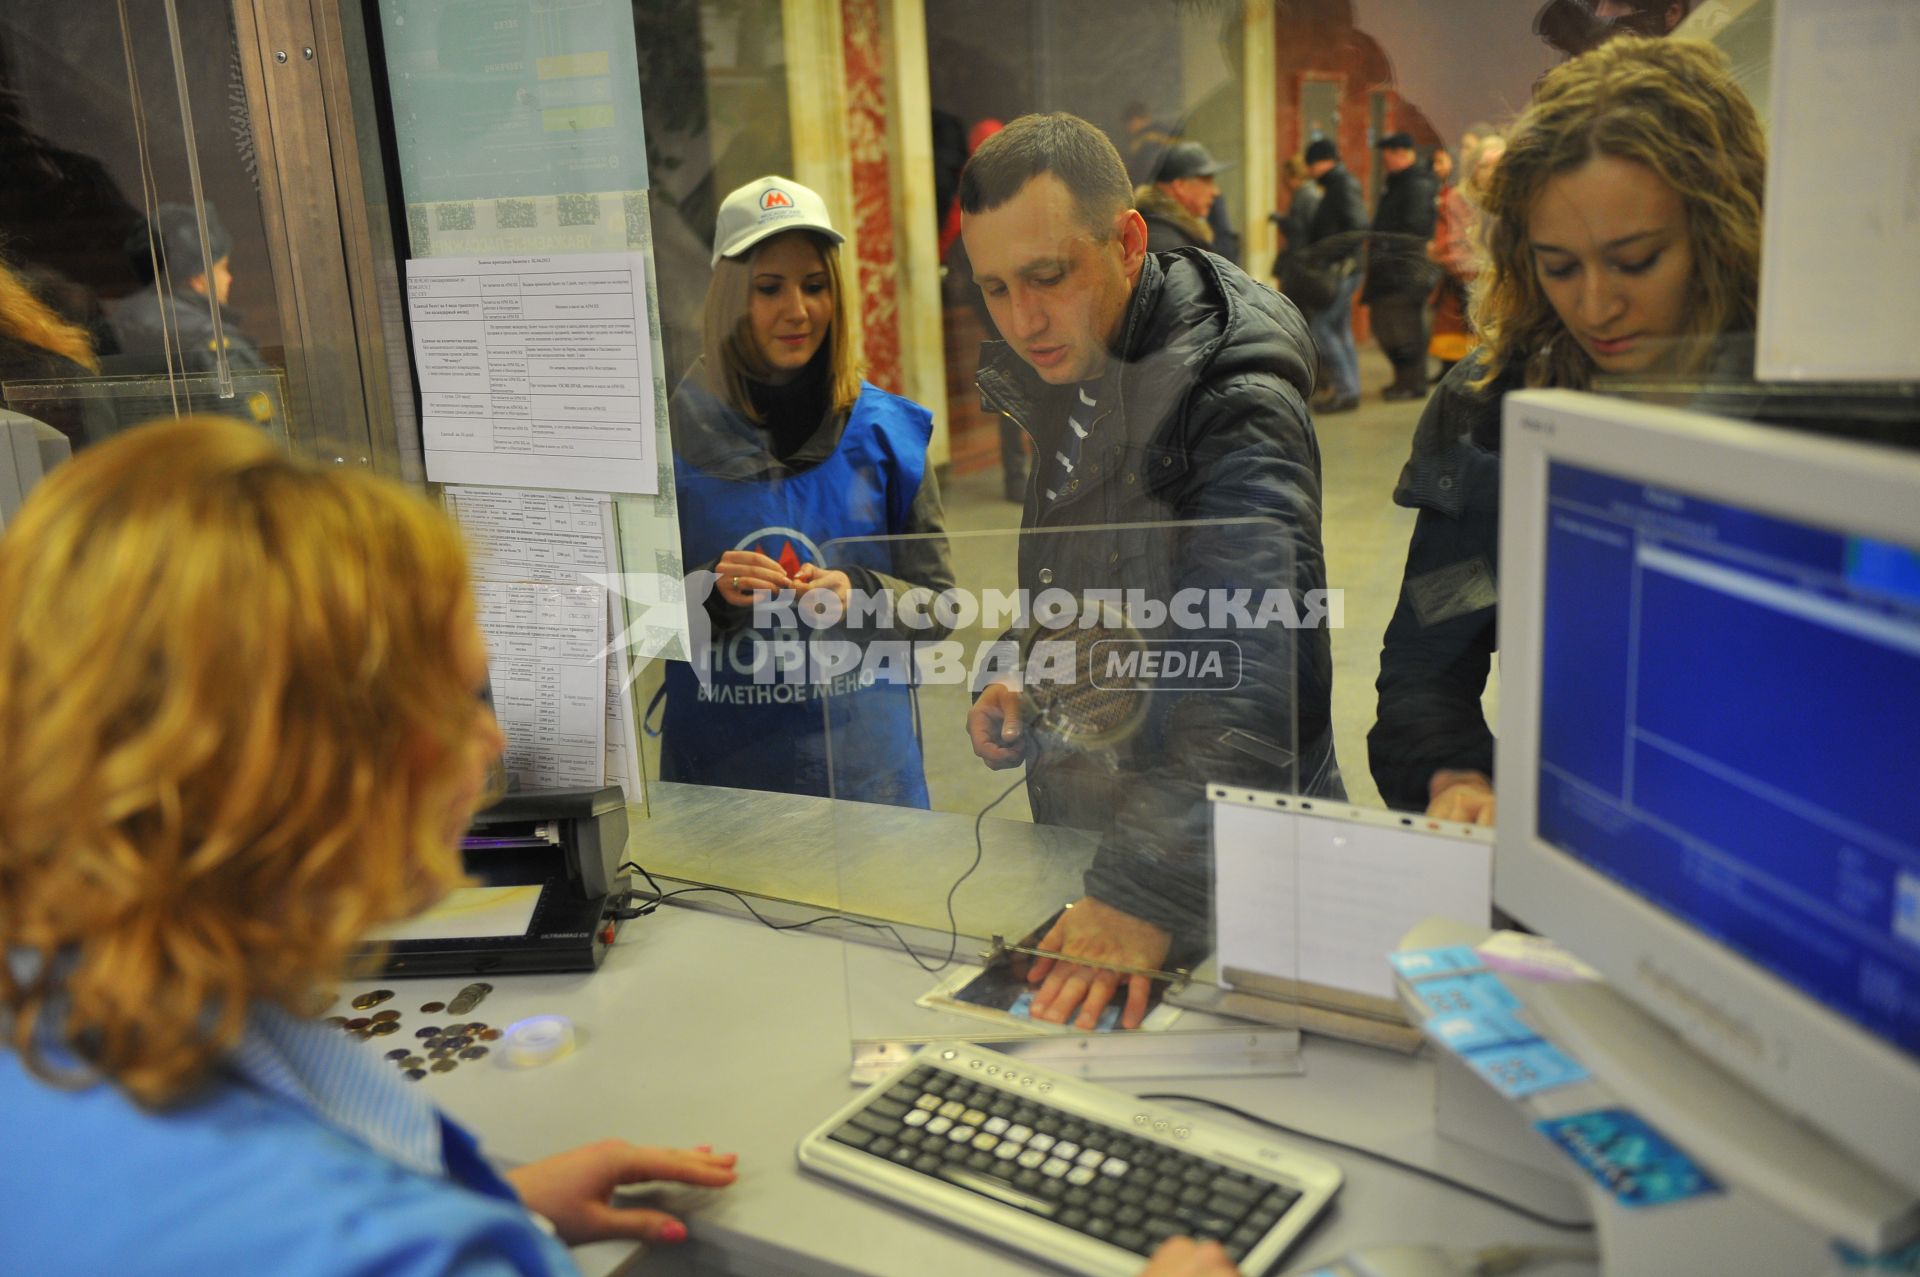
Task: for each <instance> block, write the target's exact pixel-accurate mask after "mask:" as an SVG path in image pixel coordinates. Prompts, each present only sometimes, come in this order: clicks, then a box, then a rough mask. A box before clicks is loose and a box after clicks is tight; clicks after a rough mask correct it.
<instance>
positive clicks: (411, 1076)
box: [407, 1069, 427, 1082]
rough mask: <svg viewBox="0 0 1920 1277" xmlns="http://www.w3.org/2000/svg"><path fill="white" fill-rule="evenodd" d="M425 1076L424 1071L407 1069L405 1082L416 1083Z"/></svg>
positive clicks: (425, 1072)
mask: <svg viewBox="0 0 1920 1277" xmlns="http://www.w3.org/2000/svg"><path fill="white" fill-rule="evenodd" d="M426 1075H427V1071H426V1070H425V1069H408V1070H407V1081H409V1082H418V1081H419V1080H420V1079H421V1078H423V1077H425V1076H426Z"/></svg>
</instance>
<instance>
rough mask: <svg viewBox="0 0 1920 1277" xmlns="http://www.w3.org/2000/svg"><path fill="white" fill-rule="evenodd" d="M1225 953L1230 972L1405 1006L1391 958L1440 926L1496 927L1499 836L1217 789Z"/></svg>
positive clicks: (1218, 933) (1217, 905) (1217, 894)
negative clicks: (1411, 934) (1442, 921)
mask: <svg viewBox="0 0 1920 1277" xmlns="http://www.w3.org/2000/svg"><path fill="white" fill-rule="evenodd" d="M1208 795H1209V797H1210V798H1211V799H1212V800H1213V859H1214V892H1213V898H1214V926H1215V944H1216V949H1215V952H1216V953H1217V955H1218V957H1219V966H1220V972H1221V978H1222V980H1223V981H1224V982H1226V983H1228V984H1232V979H1231V977H1230V976H1229V971H1230V970H1237V971H1243V972H1251V973H1256V974H1257V975H1259V976H1263V977H1271V978H1273V979H1277V980H1296V981H1300V982H1302V983H1305V984H1312V985H1319V986H1323V987H1325V988H1329V989H1337V990H1343V991H1346V992H1349V993H1356V994H1361V995H1364V996H1368V997H1375V998H1383V999H1388V1000H1391V999H1393V998H1394V988H1393V971H1392V969H1391V968H1390V967H1389V966H1388V965H1387V954H1388V953H1390V952H1392V951H1393V950H1394V948H1396V947H1397V946H1398V944H1399V942H1400V938H1401V937H1402V936H1404V935H1405V934H1406V933H1407V932H1408V931H1410V930H1412V929H1413V927H1414V924H1416V923H1418V922H1421V921H1423V920H1425V919H1427V918H1432V917H1447V918H1453V919H1455V920H1457V921H1459V922H1462V923H1467V924H1471V925H1477V926H1482V927H1484V926H1486V925H1488V921H1489V919H1490V917H1491V914H1492V908H1493V831H1492V830H1491V829H1487V828H1483V827H1477V826H1473V825H1463V824H1459V823H1457V822H1454V821H1439V820H1428V819H1427V818H1426V817H1423V816H1405V815H1402V814H1400V813H1397V812H1383V811H1368V810H1366V809H1363V808H1359V807H1349V806H1347V805H1346V804H1344V803H1327V802H1322V801H1321V800H1319V799H1315V798H1305V799H1303V798H1296V797H1293V796H1291V795H1286V794H1270V793H1262V792H1260V791H1258V790H1247V789H1228V788H1224V787H1220V786H1209V788H1208Z"/></svg>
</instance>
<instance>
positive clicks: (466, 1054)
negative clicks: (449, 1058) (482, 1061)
mask: <svg viewBox="0 0 1920 1277" xmlns="http://www.w3.org/2000/svg"><path fill="white" fill-rule="evenodd" d="M486 1053H487V1048H486V1047H484V1046H470V1047H468V1048H466V1049H465V1050H464V1051H462V1052H460V1058H461V1059H463V1060H477V1059H479V1058H480V1057H481V1056H483V1055H485V1054H486Z"/></svg>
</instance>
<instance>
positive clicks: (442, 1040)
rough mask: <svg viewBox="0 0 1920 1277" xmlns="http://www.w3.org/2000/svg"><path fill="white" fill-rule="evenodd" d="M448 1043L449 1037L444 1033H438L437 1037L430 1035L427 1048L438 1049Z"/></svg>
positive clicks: (430, 1049)
mask: <svg viewBox="0 0 1920 1277" xmlns="http://www.w3.org/2000/svg"><path fill="white" fill-rule="evenodd" d="M446 1044H447V1039H446V1036H445V1035H444V1034H442V1035H438V1036H435V1037H430V1038H428V1039H427V1050H429V1051H437V1050H439V1049H440V1048H441V1047H443V1046H445V1045H446Z"/></svg>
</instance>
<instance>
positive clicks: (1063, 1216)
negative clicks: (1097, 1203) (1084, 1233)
mask: <svg viewBox="0 0 1920 1277" xmlns="http://www.w3.org/2000/svg"><path fill="white" fill-rule="evenodd" d="M1059 1220H1060V1222H1061V1223H1062V1224H1065V1225H1066V1226H1067V1227H1068V1228H1071V1229H1073V1230H1075V1231H1076V1232H1077V1231H1079V1228H1080V1226H1081V1225H1082V1224H1084V1223H1086V1222H1087V1212H1086V1210H1085V1209H1084V1208H1082V1207H1079V1206H1069V1207H1067V1208H1066V1209H1065V1210H1063V1211H1061V1212H1060V1216H1059Z"/></svg>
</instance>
